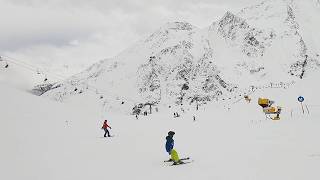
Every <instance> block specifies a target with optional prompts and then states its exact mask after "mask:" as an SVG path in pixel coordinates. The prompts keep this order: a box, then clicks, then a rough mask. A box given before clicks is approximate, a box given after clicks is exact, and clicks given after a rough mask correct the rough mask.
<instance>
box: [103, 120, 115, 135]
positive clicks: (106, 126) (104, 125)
mask: <svg viewBox="0 0 320 180" xmlns="http://www.w3.org/2000/svg"><path fill="white" fill-rule="evenodd" d="M108 128H110V129H112V128H111V127H110V126H109V125H108V121H107V120H104V123H103V126H102V128H101V129H103V130H104V136H103V137H107V136H106V135H107V134H108V137H111V136H110V133H109V130H108Z"/></svg>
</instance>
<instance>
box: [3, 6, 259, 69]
mask: <svg viewBox="0 0 320 180" xmlns="http://www.w3.org/2000/svg"><path fill="white" fill-rule="evenodd" d="M259 1H260V0H0V22H1V25H0V54H3V53H4V54H6V55H11V56H15V57H17V58H24V59H33V60H34V61H36V62H40V63H41V62H42V61H43V62H44V61H58V62H60V63H63V62H66V64H68V63H69V62H79V63H84V64H90V63H91V62H94V61H97V60H99V59H103V58H107V57H112V56H115V55H116V54H118V53H119V52H120V51H121V50H123V49H125V48H126V47H128V46H130V45H131V44H133V43H134V42H136V41H137V40H139V39H140V38H141V37H144V36H146V35H147V34H150V33H152V32H153V31H154V30H156V29H157V28H159V27H160V26H162V25H163V24H165V23H166V22H169V21H187V22H189V23H191V24H193V25H195V26H198V27H206V26H208V25H209V24H211V23H212V22H213V21H215V20H216V19H218V18H220V17H221V16H222V15H223V14H224V13H225V12H226V11H227V10H229V11H234V12H237V11H238V10H239V9H241V8H243V7H246V6H249V5H252V4H255V3H257V2H259ZM69 64H70V63H69Z"/></svg>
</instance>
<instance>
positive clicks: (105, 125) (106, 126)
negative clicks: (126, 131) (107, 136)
mask: <svg viewBox="0 0 320 180" xmlns="http://www.w3.org/2000/svg"><path fill="white" fill-rule="evenodd" d="M108 127H109V128H110V129H111V127H110V126H109V125H108V124H107V122H104V123H103V126H102V129H107V128H108Z"/></svg>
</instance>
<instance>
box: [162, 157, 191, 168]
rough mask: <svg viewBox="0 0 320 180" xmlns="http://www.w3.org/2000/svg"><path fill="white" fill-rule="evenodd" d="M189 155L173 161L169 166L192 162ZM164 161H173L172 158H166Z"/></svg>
mask: <svg viewBox="0 0 320 180" xmlns="http://www.w3.org/2000/svg"><path fill="white" fill-rule="evenodd" d="M189 160H190V157H186V158H180V162H178V163H173V164H172V165H171V166H176V165H182V164H188V163H192V162H193V160H191V161H189ZM164 162H173V160H172V159H169V160H166V161H164Z"/></svg>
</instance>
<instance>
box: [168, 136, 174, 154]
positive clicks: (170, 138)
mask: <svg viewBox="0 0 320 180" xmlns="http://www.w3.org/2000/svg"><path fill="white" fill-rule="evenodd" d="M174 134H175V132H173V131H169V132H168V136H167V137H166V140H167V142H166V151H167V152H168V153H169V155H171V150H172V149H173V146H174V140H173V135H174Z"/></svg>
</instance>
